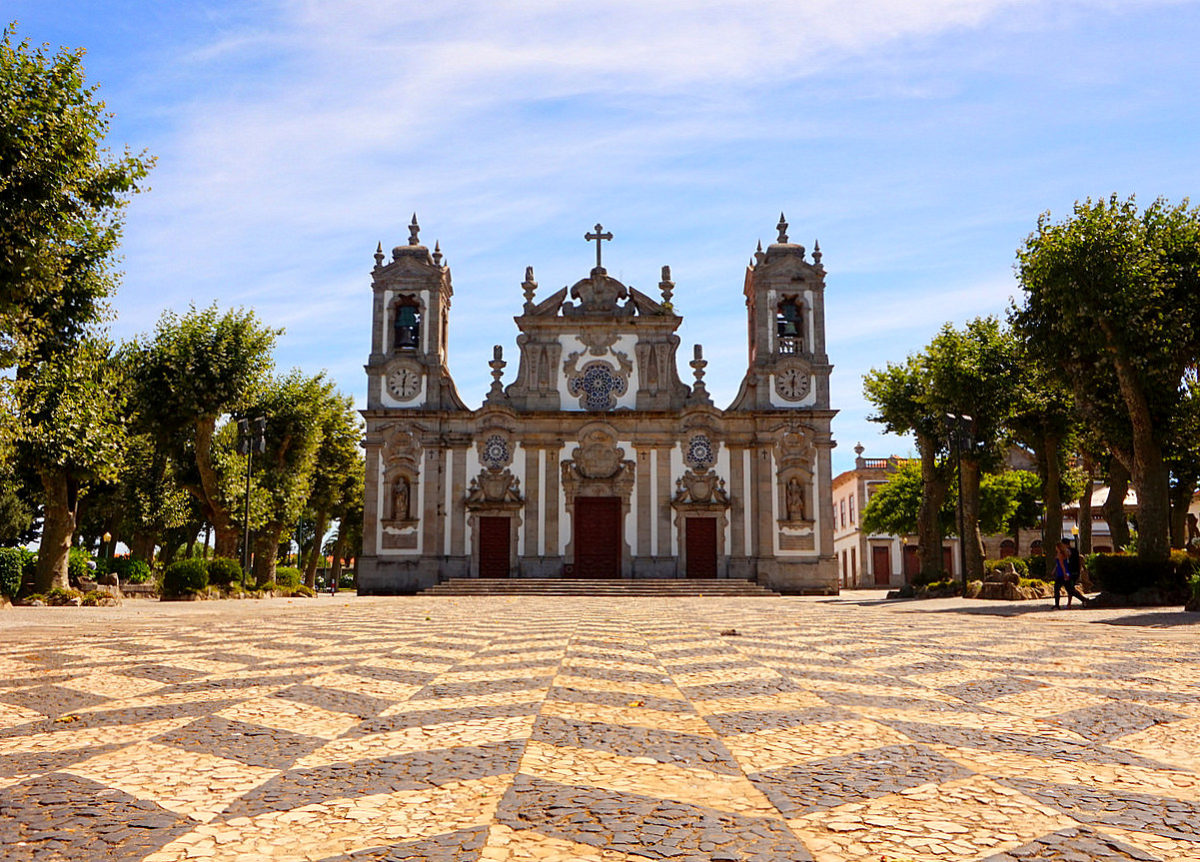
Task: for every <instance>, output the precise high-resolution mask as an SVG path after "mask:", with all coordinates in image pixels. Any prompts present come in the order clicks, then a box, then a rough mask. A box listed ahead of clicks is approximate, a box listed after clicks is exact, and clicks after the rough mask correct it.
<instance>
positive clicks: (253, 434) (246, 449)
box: [238, 416, 267, 589]
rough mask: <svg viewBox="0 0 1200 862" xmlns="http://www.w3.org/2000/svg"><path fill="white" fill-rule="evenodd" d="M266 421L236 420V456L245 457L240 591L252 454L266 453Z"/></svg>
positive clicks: (246, 559) (246, 564)
mask: <svg viewBox="0 0 1200 862" xmlns="http://www.w3.org/2000/svg"><path fill="white" fill-rule="evenodd" d="M266 431H267V420H266V419H265V418H264V417H262V416H259V417H258V418H257V419H239V420H238V454H239V455H245V456H246V507H245V514H244V520H243V521H242V526H243V535H242V589H245V588H246V572H248V571H249V570H250V477H251V476H252V475H254V454H255V453H256V452H257V453H258V454H259V455H261V454H262V453H263V452H265V451H267V438H266Z"/></svg>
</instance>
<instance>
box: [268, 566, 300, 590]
mask: <svg viewBox="0 0 1200 862" xmlns="http://www.w3.org/2000/svg"><path fill="white" fill-rule="evenodd" d="M303 582H304V574H303V573H302V572H301V571H300V570H299V569H296V568H293V567H291V566H276V567H275V583H277V584H279V585H280V586H282V587H298V586H300V584H301V583H303Z"/></svg>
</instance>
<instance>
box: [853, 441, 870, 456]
mask: <svg viewBox="0 0 1200 862" xmlns="http://www.w3.org/2000/svg"><path fill="white" fill-rule="evenodd" d="M865 451H867V450H866V449H864V448H863V444H862V443H859V444H858V445H857V446H855V447H854V454H855V455H857V456H858V457H860V458H861V457H862V453H863V452H865Z"/></svg>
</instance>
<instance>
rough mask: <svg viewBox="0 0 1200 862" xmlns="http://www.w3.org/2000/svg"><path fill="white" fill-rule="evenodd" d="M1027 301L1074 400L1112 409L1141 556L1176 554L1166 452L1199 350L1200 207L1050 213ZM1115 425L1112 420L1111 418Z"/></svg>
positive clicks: (1024, 274)
mask: <svg viewBox="0 0 1200 862" xmlns="http://www.w3.org/2000/svg"><path fill="white" fill-rule="evenodd" d="M1017 270H1018V274H1019V276H1020V280H1021V286H1022V289H1023V291H1024V294H1025V295H1024V302H1023V304H1022V305H1021V306H1020V307H1019V308H1017V309H1015V310H1014V312H1013V314H1012V320H1013V324H1014V326H1015V327H1016V328H1017V329H1018V330H1019V331H1020V333H1021V335H1022V336H1023V338H1024V340H1025V342H1026V344H1028V345H1029V346H1030V347H1031V349H1034V350H1036V351H1037V352H1038V353H1039V354H1040V356H1041V358H1043V359H1044V360H1045V361H1046V362H1047V363H1048V364H1049V365H1050V366H1051V367H1052V368H1053V369H1054V370H1055V372H1056V373H1057V374H1058V375H1059V378H1060V380H1062V381H1063V383H1064V384H1066V385H1068V386H1070V387H1071V388H1072V389H1073V390H1074V393H1075V399H1076V402H1077V403H1078V404H1079V405H1080V406H1081V409H1082V410H1083V411H1084V412H1090V413H1093V414H1096V413H1100V412H1102V410H1103V409H1104V408H1105V407H1107V406H1108V405H1107V404H1103V403H1102V404H1094V403H1092V399H1093V398H1094V397H1095V394H1096V393H1097V392H1099V393H1104V392H1116V393H1117V395H1118V398H1116V399H1113V401H1112V403H1115V405H1116V406H1117V407H1118V412H1117V414H1116V418H1117V419H1118V420H1119V422H1120V423H1121V424H1122V425H1124V428H1123V429H1120V430H1121V433H1111V429H1110V431H1109V433H1106V443H1107V444H1108V446H1109V448H1110V450H1111V451H1112V454H1113V456H1114V457H1115V458H1116V459H1117V460H1118V461H1120V462H1121V464H1122V465H1123V466H1124V467H1125V468H1126V469H1127V470H1128V471H1129V473H1130V475H1131V477H1132V481H1133V484H1134V486H1135V487H1136V489H1137V492H1138V528H1139V529H1138V556H1139V557H1141V558H1142V559H1144V560H1147V561H1154V562H1159V561H1166V559H1167V557H1168V555H1169V553H1170V475H1169V467H1168V456H1167V451H1168V449H1169V438H1170V435H1171V434H1172V429H1173V427H1175V424H1176V423H1174V422H1173V416H1174V414H1175V413H1176V411H1177V410H1178V409H1179V405H1180V393H1181V389H1183V388H1184V387H1185V385H1186V383H1185V375H1186V374H1187V371H1188V369H1189V368H1191V367H1192V366H1193V365H1194V364H1195V360H1196V356H1197V353H1198V350H1200V304H1197V303H1196V301H1195V298H1196V296H1197V295H1198V293H1200V210H1197V209H1196V208H1193V207H1190V206H1189V204H1188V202H1187V201H1186V200H1185V201H1184V202H1183V203H1180V204H1178V205H1171V204H1168V203H1167V202H1166V201H1164V200H1162V199H1159V200H1156V201H1155V202H1154V203H1153V204H1151V205H1150V206H1149V207H1147V208H1146V209H1145V210H1144V211H1142V212H1139V211H1138V208H1137V205H1136V203H1135V201H1134V199H1133V198H1129V199H1127V200H1119V199H1118V198H1117V196H1116V195H1113V196H1112V197H1111V198H1109V199H1108V200H1106V201H1095V202H1093V201H1092V200H1090V199H1089V200H1086V201H1084V202H1081V203H1076V204H1075V207H1074V211H1073V213H1072V215H1071V216H1070V217H1069V218H1067V219H1065V220H1063V221H1061V222H1052V221H1051V219H1050V215H1049V214H1048V213H1045V214H1043V215H1042V216H1041V217H1040V218H1039V219H1038V225H1037V230H1036V231H1034V232H1033V233H1032V234H1031V235H1030V236H1029V237H1028V239H1026V241H1025V243H1024V245H1023V246H1022V248H1021V249H1020V250H1018V252H1017ZM1114 424H1115V423H1114Z"/></svg>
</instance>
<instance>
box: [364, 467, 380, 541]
mask: <svg viewBox="0 0 1200 862" xmlns="http://www.w3.org/2000/svg"><path fill="white" fill-rule="evenodd" d="M366 462H367V470H366V475H367V482H366V487H365V488H364V489H363V555H364V556H370V557H374V556H375V555H377V554H378V553H379V515H380V512H379V445H378V444H375V445H368V446H367V451H366Z"/></svg>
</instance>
